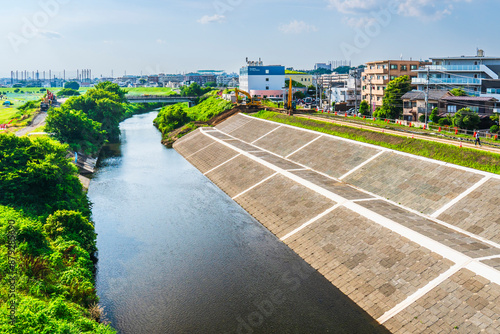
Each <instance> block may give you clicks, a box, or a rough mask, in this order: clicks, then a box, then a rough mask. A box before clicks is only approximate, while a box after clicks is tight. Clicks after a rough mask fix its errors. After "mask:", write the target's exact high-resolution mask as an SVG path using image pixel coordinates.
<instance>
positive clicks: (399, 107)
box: [376, 75, 412, 119]
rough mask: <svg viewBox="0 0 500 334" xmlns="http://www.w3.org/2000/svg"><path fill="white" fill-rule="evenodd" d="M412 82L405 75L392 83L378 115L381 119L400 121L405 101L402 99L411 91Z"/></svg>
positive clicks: (388, 87) (386, 91)
mask: <svg viewBox="0 0 500 334" xmlns="http://www.w3.org/2000/svg"><path fill="white" fill-rule="evenodd" d="M411 89H412V88H411V81H410V78H409V77H408V76H407V75H403V76H401V77H399V78H396V79H394V80H392V81H390V82H389V83H388V84H387V88H386V90H385V93H384V99H383V102H382V107H381V108H380V110H379V111H378V112H377V113H376V116H377V117H379V118H390V119H398V118H399V116H400V115H401V114H402V113H403V100H402V99H401V97H402V96H403V95H405V94H406V93H408V92H409V91H411Z"/></svg>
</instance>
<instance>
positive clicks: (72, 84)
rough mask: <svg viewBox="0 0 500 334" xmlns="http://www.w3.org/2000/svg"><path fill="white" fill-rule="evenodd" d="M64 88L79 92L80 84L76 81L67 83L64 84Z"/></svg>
mask: <svg viewBox="0 0 500 334" xmlns="http://www.w3.org/2000/svg"><path fill="white" fill-rule="evenodd" d="M64 88H69V89H74V90H79V89H80V84H79V83H78V82H76V81H68V82H66V83H65V84H64Z"/></svg>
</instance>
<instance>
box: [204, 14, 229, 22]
mask: <svg viewBox="0 0 500 334" xmlns="http://www.w3.org/2000/svg"><path fill="white" fill-rule="evenodd" d="M224 18H225V16H224V15H219V14H215V15H212V16H208V15H205V16H203V17H202V18H201V19H199V20H198V23H201V24H209V23H213V22H222V21H223V20H224Z"/></svg>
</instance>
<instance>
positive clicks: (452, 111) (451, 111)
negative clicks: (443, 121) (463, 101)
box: [448, 106, 457, 113]
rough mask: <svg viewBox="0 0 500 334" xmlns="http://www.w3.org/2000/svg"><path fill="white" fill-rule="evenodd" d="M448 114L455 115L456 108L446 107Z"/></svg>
mask: <svg viewBox="0 0 500 334" xmlns="http://www.w3.org/2000/svg"><path fill="white" fill-rule="evenodd" d="M448 112H449V113H456V112H457V106H448Z"/></svg>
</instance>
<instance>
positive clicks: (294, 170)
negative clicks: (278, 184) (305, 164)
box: [287, 168, 310, 172]
mask: <svg viewBox="0 0 500 334" xmlns="http://www.w3.org/2000/svg"><path fill="white" fill-rule="evenodd" d="M303 170H310V169H309V168H299V169H287V171H288V172H300V171H303Z"/></svg>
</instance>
